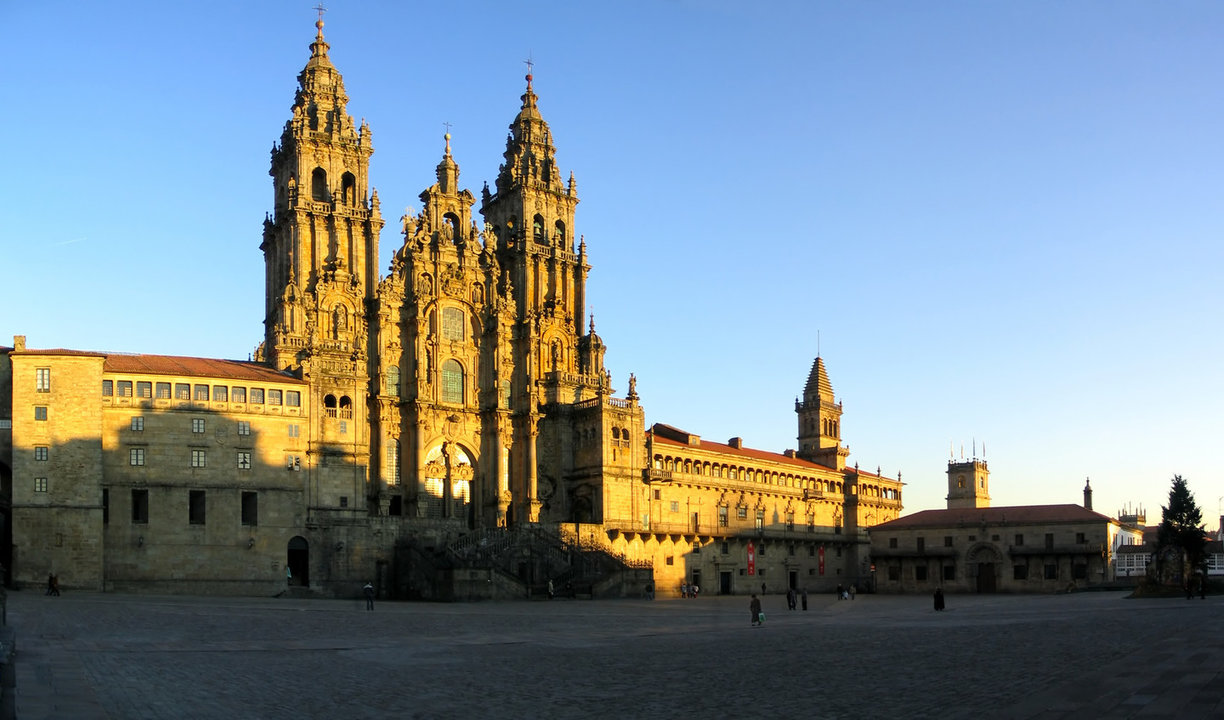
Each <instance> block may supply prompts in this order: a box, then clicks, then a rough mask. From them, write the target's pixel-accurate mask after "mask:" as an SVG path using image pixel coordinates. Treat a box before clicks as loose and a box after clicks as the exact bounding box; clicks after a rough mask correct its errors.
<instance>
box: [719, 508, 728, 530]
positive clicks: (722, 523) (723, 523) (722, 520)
mask: <svg viewBox="0 0 1224 720" xmlns="http://www.w3.org/2000/svg"><path fill="white" fill-rule="evenodd" d="M718 527H727V506H726V505H719V506H718Z"/></svg>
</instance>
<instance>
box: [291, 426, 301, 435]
mask: <svg viewBox="0 0 1224 720" xmlns="http://www.w3.org/2000/svg"><path fill="white" fill-rule="evenodd" d="M300 434H301V428H299V427H298V426H297V424H296V423H289V437H298V436H299V435H300Z"/></svg>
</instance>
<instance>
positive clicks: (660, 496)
mask: <svg viewBox="0 0 1224 720" xmlns="http://www.w3.org/2000/svg"><path fill="white" fill-rule="evenodd" d="M654 499H655V500H662V499H663V491H662V490H655V491H654Z"/></svg>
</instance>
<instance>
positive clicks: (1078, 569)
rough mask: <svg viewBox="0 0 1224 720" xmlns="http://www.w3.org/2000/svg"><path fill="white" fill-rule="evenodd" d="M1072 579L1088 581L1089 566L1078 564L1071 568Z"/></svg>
mask: <svg viewBox="0 0 1224 720" xmlns="http://www.w3.org/2000/svg"><path fill="white" fill-rule="evenodd" d="M1071 577H1072V578H1073V579H1075V580H1087V579H1088V566H1087V565H1085V564H1083V563H1076V564H1074V565H1072V566H1071Z"/></svg>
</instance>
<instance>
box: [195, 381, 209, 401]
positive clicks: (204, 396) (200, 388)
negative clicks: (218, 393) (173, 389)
mask: <svg viewBox="0 0 1224 720" xmlns="http://www.w3.org/2000/svg"><path fill="white" fill-rule="evenodd" d="M195 399H196V400H201V401H204V402H208V386H207V385H196V386H195Z"/></svg>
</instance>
